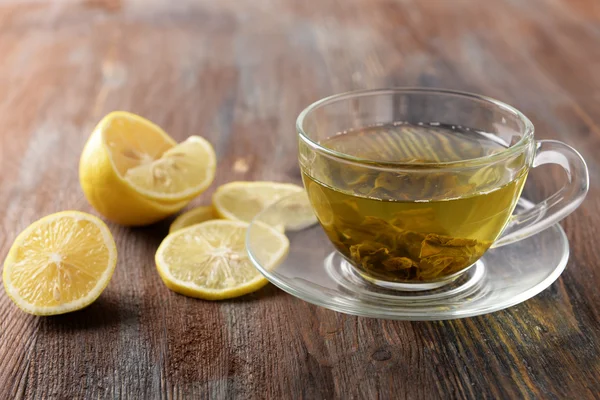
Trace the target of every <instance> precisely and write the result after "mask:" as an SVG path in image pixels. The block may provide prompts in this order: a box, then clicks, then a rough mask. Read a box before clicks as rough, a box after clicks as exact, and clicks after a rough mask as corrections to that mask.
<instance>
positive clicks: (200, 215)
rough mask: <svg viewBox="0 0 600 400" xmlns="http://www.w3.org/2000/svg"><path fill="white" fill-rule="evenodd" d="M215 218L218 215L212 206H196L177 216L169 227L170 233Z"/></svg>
mask: <svg viewBox="0 0 600 400" xmlns="http://www.w3.org/2000/svg"><path fill="white" fill-rule="evenodd" d="M215 218H217V217H216V216H215V213H214V211H213V208H212V207H211V206H201V207H196V208H193V209H191V210H190V211H187V212H184V213H183V214H181V215H180V216H178V217H177V218H175V221H173V223H171V226H170V227H169V233H173V232H175V231H178V230H179V229H183V228H187V227H188V226H192V225H195V224H199V223H201V222H205V221H208V220H210V219H215Z"/></svg>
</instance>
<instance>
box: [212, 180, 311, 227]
mask: <svg viewBox="0 0 600 400" xmlns="http://www.w3.org/2000/svg"><path fill="white" fill-rule="evenodd" d="M301 191H303V189H302V188H301V187H300V186H297V185H293V184H291V183H278V182H230V183H226V184H224V185H222V186H220V187H219V188H217V190H216V191H215V193H214V194H213V198H212V200H213V206H214V208H215V211H216V213H217V215H218V216H220V217H221V218H226V219H230V220H237V221H245V222H250V221H252V219H253V218H254V217H255V216H256V214H258V213H259V212H261V211H262V210H264V209H265V208H266V207H268V206H269V205H271V204H273V203H274V202H276V201H278V200H280V199H281V198H283V197H286V196H289V195H290V194H292V193H298V192H301Z"/></svg>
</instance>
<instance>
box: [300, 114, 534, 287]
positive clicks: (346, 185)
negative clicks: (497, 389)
mask: <svg viewBox="0 0 600 400" xmlns="http://www.w3.org/2000/svg"><path fill="white" fill-rule="evenodd" d="M320 144H321V145H322V146H324V147H326V148H329V149H332V150H336V151H338V152H341V153H344V154H349V155H351V156H354V157H357V158H360V159H362V160H366V161H365V162H363V163H361V164H360V165H358V164H348V163H344V162H342V161H340V160H338V159H335V158H331V157H326V156H324V155H322V154H318V153H313V156H312V158H311V159H310V162H305V163H304V164H303V165H302V172H303V180H304V184H305V187H306V188H307V191H308V194H309V198H310V201H311V204H312V206H313V208H314V210H315V213H316V214H317V218H318V219H319V221H320V223H321V225H322V226H323V228H324V229H325V231H326V233H327V235H328V237H329V238H330V240H331V241H332V242H333V243H334V245H335V246H336V247H337V249H338V250H339V251H340V252H341V253H342V254H343V255H344V256H345V257H346V258H348V259H349V260H351V261H352V263H353V265H355V266H356V267H357V268H358V269H359V270H361V272H362V273H363V275H366V276H368V277H371V278H374V279H379V280H385V281H391V282H432V281H439V280H443V279H444V278H446V277H448V276H451V275H453V274H455V273H457V272H459V271H461V270H463V269H465V268H467V267H469V266H470V265H472V264H473V263H475V262H476V261H477V260H478V259H479V258H480V257H481V256H482V255H483V253H484V252H485V251H486V250H487V249H488V248H489V247H490V245H491V244H492V243H493V242H494V240H495V239H496V238H497V237H498V236H499V234H500V233H501V232H502V229H503V228H504V226H505V225H506V223H507V221H508V219H509V217H510V215H511V213H512V211H513V209H514V207H515V205H516V202H517V200H518V198H519V195H520V192H521V189H522V187H523V184H524V182H525V178H526V175H527V168H526V167H525V165H526V162H525V160H524V158H523V157H524V156H523V155H517V156H515V157H513V158H511V159H510V160H508V161H503V162H496V163H482V164H481V165H479V166H477V167H471V168H466V167H465V168H455V169H449V168H448V165H447V164H446V165H445V167H444V168H442V166H443V163H448V162H458V163H459V164H458V165H457V167H459V166H460V162H462V161H465V160H470V159H474V158H479V157H485V156H490V155H492V154H495V153H497V152H500V151H503V150H505V149H506V147H507V145H508V144H506V143H501V142H498V141H496V140H494V139H493V137H492V135H486V134H484V133H480V132H476V131H471V130H467V129H459V128H458V127H444V126H439V125H437V124H436V126H429V125H427V126H426V125H423V126H421V125H416V126H415V125H406V124H397V125H386V126H377V127H372V128H367V129H363V130H359V131H351V132H344V133H340V134H337V135H335V136H333V137H331V138H328V139H326V140H323V141H321V143H320ZM301 154H302V149H301ZM391 163H403V164H406V165H405V166H404V167H402V166H398V165H397V164H391ZM301 164H302V163H301ZM412 164H414V165H412Z"/></svg>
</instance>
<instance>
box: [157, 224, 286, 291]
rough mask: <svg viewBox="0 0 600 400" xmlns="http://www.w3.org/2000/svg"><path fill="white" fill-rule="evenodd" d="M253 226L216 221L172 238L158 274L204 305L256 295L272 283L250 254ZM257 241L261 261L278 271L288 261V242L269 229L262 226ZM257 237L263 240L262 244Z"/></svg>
mask: <svg viewBox="0 0 600 400" xmlns="http://www.w3.org/2000/svg"><path fill="white" fill-rule="evenodd" d="M247 229H248V224H247V223H245V222H242V221H227V220H212V221H206V222H203V223H201V224H197V225H193V226H190V227H188V228H184V229H181V230H178V231H176V232H174V233H171V234H169V235H168V236H167V237H166V238H165V239H164V240H163V242H162V243H161V245H160V246H159V248H158V250H157V251H156V257H155V261H156V268H157V269H158V273H159V274H160V276H161V278H162V280H163V281H164V283H165V284H166V285H167V287H168V288H169V289H171V290H173V291H175V292H177V293H180V294H183V295H186V296H191V297H197V298H201V299H205V300H223V299H229V298H233V297H238V296H241V295H244V294H247V293H250V292H254V291H256V290H258V289H260V288H261V287H263V286H264V285H265V284H266V283H267V280H266V279H265V278H264V277H263V276H262V275H261V274H260V272H258V270H256V268H255V267H254V265H253V264H252V262H251V261H250V260H249V259H248V255H247V253H246V245H245V238H246V231H247ZM253 234H254V237H255V239H254V241H258V242H260V243H261V244H262V246H260V251H261V254H260V257H261V258H260V259H261V260H262V261H263V264H264V265H265V266H266V268H273V267H274V266H276V265H277V264H279V263H280V262H281V261H282V260H283V259H284V258H285V256H286V255H287V251H288V248H289V242H288V239H287V238H286V237H285V235H283V234H282V233H280V232H278V231H277V230H276V229H274V228H272V227H270V226H268V225H264V224H263V225H260V226H259V228H257V230H256V232H255V233H253ZM257 237H258V238H257Z"/></svg>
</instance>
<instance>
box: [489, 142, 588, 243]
mask: <svg viewBox="0 0 600 400" xmlns="http://www.w3.org/2000/svg"><path fill="white" fill-rule="evenodd" d="M544 164H558V165H560V166H561V167H563V168H564V170H565V172H566V173H567V178H568V182H567V183H566V184H565V185H564V186H563V187H562V188H561V189H560V190H559V191H558V192H556V193H554V194H553V195H552V196H550V197H548V198H547V199H546V200H544V201H542V202H540V203H537V204H536V205H534V206H533V207H531V208H530V209H528V210H526V211H523V212H521V213H519V214H515V215H513V216H512V217H511V219H510V220H509V222H508V224H507V225H506V227H505V228H504V231H502V234H501V235H500V237H499V239H498V240H496V241H495V242H494V244H493V245H492V248H494V247H500V246H504V245H507V244H510V243H514V242H516V241H519V240H521V239H525V238H527V237H529V236H531V235H535V234H536V233H538V232H540V231H543V230H544V229H546V228H548V227H549V226H551V225H553V224H555V223H557V222H558V221H560V220H561V219H563V218H564V217H566V216H567V215H569V214H571V213H572V212H573V211H574V210H575V209H576V208H577V207H579V205H580V204H581V202H582V201H583V199H584V198H585V195H586V194H587V191H588V187H589V176H588V169H587V166H586V165H585V161H584V160H583V158H582V157H581V155H580V154H579V153H578V152H577V150H575V149H574V148H572V147H571V146H569V145H567V144H565V143H562V142H559V141H556V140H539V141H537V142H536V154H535V158H534V159H533V165H532V168H536V167H538V166H540V165H544Z"/></svg>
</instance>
